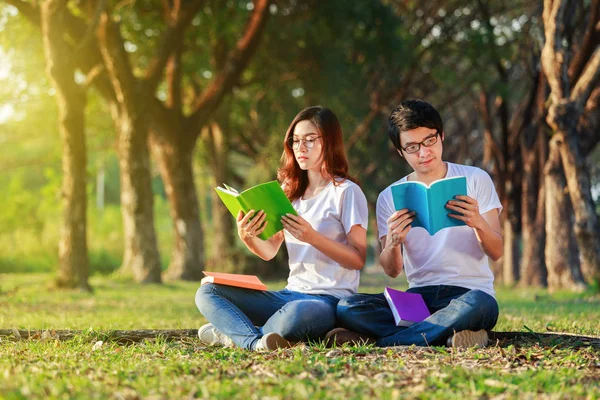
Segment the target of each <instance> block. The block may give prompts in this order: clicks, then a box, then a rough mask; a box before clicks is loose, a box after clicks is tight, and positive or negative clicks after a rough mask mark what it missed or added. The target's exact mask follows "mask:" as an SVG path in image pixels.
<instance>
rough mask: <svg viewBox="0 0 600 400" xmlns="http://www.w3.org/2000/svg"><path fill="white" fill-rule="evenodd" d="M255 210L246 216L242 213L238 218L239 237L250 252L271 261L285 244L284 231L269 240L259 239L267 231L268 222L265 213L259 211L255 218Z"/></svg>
mask: <svg viewBox="0 0 600 400" xmlns="http://www.w3.org/2000/svg"><path fill="white" fill-rule="evenodd" d="M253 215H254V210H250V211H248V212H247V213H246V215H244V213H243V212H242V211H240V212H239V213H238V216H237V229H238V236H239V237H240V239H242V242H244V244H245V245H246V247H247V248H248V250H250V251H251V252H252V253H254V254H256V255H257V256H259V257H260V258H262V259H263V260H265V261H269V260H271V259H272V258H273V257H275V255H276V254H277V252H278V251H279V247H281V243H283V239H284V236H283V231H281V232H277V233H276V234H275V235H273V236H271V237H270V238H269V239H267V240H262V239H260V238H259V237H258V235H260V234H261V233H263V231H264V230H265V228H266V226H267V224H268V221H265V218H266V215H267V214H265V213H264V211H262V210H261V211H259V212H258V213H257V214H256V216H255V217H254V218H252V216H253Z"/></svg>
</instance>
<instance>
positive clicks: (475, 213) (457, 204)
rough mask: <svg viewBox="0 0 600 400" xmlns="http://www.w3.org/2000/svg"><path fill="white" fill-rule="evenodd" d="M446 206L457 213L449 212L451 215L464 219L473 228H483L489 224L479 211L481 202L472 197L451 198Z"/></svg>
mask: <svg viewBox="0 0 600 400" xmlns="http://www.w3.org/2000/svg"><path fill="white" fill-rule="evenodd" d="M446 208H448V209H449V210H452V211H454V212H456V213H457V214H453V213H449V214H448V216H449V217H451V218H454V219H459V220H461V221H464V222H465V223H466V224H467V226H470V227H471V228H474V229H483V227H484V226H485V225H486V224H487V222H486V221H485V220H484V219H483V216H482V215H481V214H480V213H479V203H477V200H475V199H474V198H472V197H469V196H456V199H455V200H450V201H449V202H448V204H446ZM460 214H462V215H460Z"/></svg>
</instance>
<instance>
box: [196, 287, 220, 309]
mask: <svg viewBox="0 0 600 400" xmlns="http://www.w3.org/2000/svg"><path fill="white" fill-rule="evenodd" d="M215 290H216V286H215V285H214V284H212V283H206V284H204V285H201V286H200V287H199V288H198V290H197V291H196V307H198V310H200V312H202V310H203V309H204V308H205V307H206V306H208V305H209V304H210V303H211V296H213V295H214V294H215Z"/></svg>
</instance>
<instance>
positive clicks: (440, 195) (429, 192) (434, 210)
mask: <svg viewBox="0 0 600 400" xmlns="http://www.w3.org/2000/svg"><path fill="white" fill-rule="evenodd" d="M457 195H464V196H466V195H467V178H465V177H464V176H454V177H451V178H445V179H439V180H437V181H435V182H432V183H431V185H429V186H427V185H426V184H424V183H422V182H415V181H407V182H402V183H399V184H397V185H394V186H392V197H393V199H394V208H395V209H396V210H402V209H404V208H407V209H408V210H410V211H416V212H417V214H416V215H415V220H414V221H413V222H412V224H411V226H412V227H413V228H416V227H421V228H424V229H426V230H427V232H429V234H430V235H435V233H436V232H437V231H439V230H440V229H444V228H449V227H453V226H462V225H466V224H465V223H464V222H463V221H461V220H459V219H454V218H452V217H449V216H448V214H450V213H453V211H452V210H449V209H447V208H446V204H448V202H449V201H450V200H452V199H454V196H457Z"/></svg>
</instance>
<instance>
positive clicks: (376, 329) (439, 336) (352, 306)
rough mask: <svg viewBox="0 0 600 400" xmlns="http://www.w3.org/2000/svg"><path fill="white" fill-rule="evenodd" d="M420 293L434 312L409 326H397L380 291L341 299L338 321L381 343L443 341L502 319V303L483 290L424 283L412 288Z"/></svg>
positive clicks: (422, 344) (436, 343) (438, 342)
mask: <svg viewBox="0 0 600 400" xmlns="http://www.w3.org/2000/svg"><path fill="white" fill-rule="evenodd" d="M407 291H408V292H411V293H420V294H421V295H422V296H423V299H424V300H425V304H427V308H429V311H430V312H431V316H429V317H428V318H427V319H425V320H424V321H421V322H418V323H416V324H413V325H411V326H409V327H400V326H396V324H395V322H394V316H393V314H392V311H391V310H390V307H389V306H388V303H387V301H386V299H385V297H384V296H383V293H380V294H355V295H352V296H350V297H347V298H345V299H342V300H341V301H340V302H339V303H338V307H337V320H338V325H340V326H342V327H344V328H347V329H349V330H351V331H353V332H356V333H360V334H363V335H367V336H370V337H372V338H375V339H377V345H378V346H381V347H386V346H399V345H412V344H416V345H417V346H430V345H443V344H445V342H446V340H447V339H448V337H450V336H452V335H453V334H454V332H459V331H462V330H467V329H468V330H472V331H477V330H480V329H486V330H491V329H492V328H493V327H494V326H495V325H496V321H497V320H498V313H499V311H498V303H497V302H496V299H494V298H493V297H492V296H490V295H489V294H487V293H485V292H482V291H481V290H470V289H465V288H462V287H458V286H445V285H442V286H424V287H419V288H412V289H408V290H407Z"/></svg>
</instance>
